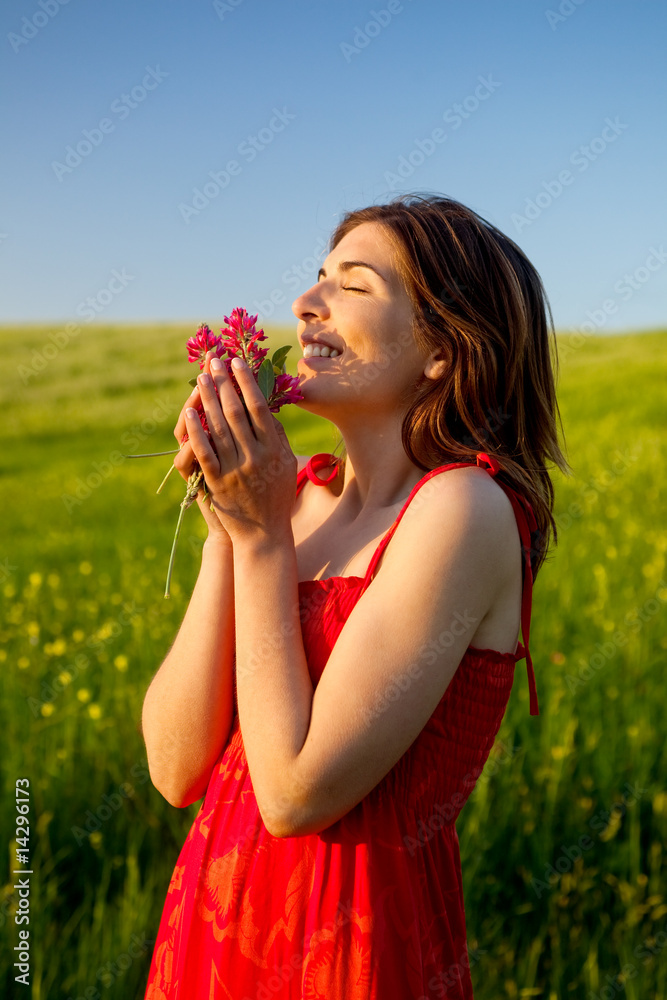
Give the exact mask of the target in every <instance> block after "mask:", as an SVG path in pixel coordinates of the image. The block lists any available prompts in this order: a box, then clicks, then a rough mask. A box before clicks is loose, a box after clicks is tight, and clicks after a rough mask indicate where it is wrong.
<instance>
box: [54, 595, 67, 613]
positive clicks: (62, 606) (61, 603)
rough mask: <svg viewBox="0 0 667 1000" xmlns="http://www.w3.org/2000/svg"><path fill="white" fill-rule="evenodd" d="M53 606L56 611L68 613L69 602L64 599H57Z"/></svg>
mask: <svg viewBox="0 0 667 1000" xmlns="http://www.w3.org/2000/svg"><path fill="white" fill-rule="evenodd" d="M53 606H54V608H55V609H56V611H67V601H65V600H63V598H62V597H56V598H55V599H54V601H53Z"/></svg>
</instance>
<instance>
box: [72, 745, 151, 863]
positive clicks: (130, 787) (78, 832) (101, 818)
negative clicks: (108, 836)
mask: <svg viewBox="0 0 667 1000" xmlns="http://www.w3.org/2000/svg"><path fill="white" fill-rule="evenodd" d="M130 777H131V778H135V779H136V781H135V782H134V783H132V782H131V781H122V782H121V783H120V785H118V787H117V788H116V789H114V790H113V791H112V792H111V794H105V795H103V796H102V799H101V801H100V802H99V803H98V804H97V805H96V806H95V808H94V809H87V810H86V813H85V816H84V818H83V820H82V821H81V822H82V823H83V824H84V825H83V827H81V826H77V825H76V824H75V825H74V826H72V827H71V833H72V836H73V837H74V839H75V840H76V842H77V844H78V845H79V847H80V846H81V844H83V843H84V842H85V841H86V840H88V838H89V837H90V835H91V833H97V832H98V831H99V830H101V829H102V826H103V824H104V823H106V822H107V820H110V819H111V817H112V816H113V815H114V814H115V813H117V812H118V810H119V809H121V808H122V806H123V805H124V804H125V802H127V801H128V799H132V798H134V796H135V793H136V787H137V785H139V786H141V785H145V784H146V782H147V781H148V780H149V778H150V773H149V771H148V759H147V758H144V759H143V760H141V761H139V762H138V763H136V764H133V766H132V767H131V769H130Z"/></svg>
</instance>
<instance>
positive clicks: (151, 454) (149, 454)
mask: <svg viewBox="0 0 667 1000" xmlns="http://www.w3.org/2000/svg"><path fill="white" fill-rule="evenodd" d="M179 451H180V448H176V449H175V450H174V451H147V452H146V454H145V455H123V458H156V457H157V456H158V455H178V453H179Z"/></svg>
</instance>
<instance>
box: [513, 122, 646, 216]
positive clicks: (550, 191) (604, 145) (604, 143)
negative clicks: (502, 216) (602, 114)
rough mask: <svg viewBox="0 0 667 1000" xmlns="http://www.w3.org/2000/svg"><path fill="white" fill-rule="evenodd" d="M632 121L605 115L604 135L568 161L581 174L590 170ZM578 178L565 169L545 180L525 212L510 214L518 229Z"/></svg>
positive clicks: (590, 141)
mask: <svg viewBox="0 0 667 1000" xmlns="http://www.w3.org/2000/svg"><path fill="white" fill-rule="evenodd" d="M629 127H630V126H629V125H625V124H624V123H623V122H622V121H621V120H620V119H619V118H618V117H616V118H614V119H612V118H605V120H604V128H603V129H602V131H601V132H600V135H598V136H595V137H594V138H593V139H590V140H589V142H588V144H587V145H585V146H584V145H582V146H579V147H578V149H575V150H574V152H573V153H571V154H570V158H569V160H568V162H569V163H570V165H571V166H573V167H576V168H577V171H578V172H579V174H583V173H585V172H586V170H588V168H589V167H590V165H591V164H592V163H595V161H596V160H597V159H598V158H599V157H600V156H602V154H603V153H605V152H606V151H607V149H609V146H611V145H612V144H613V143H614V142H616V140H617V139H618V137H619V136H620V135H622V134H623V133H624V132H625V130H626V129H627V128H629ZM575 180H576V174H573V173H572V171H571V170H568V169H565V170H561V171H560V172H559V173H558V175H557V176H556V177H554V178H553V180H548V181H542V190H541V191H538V193H537V194H536V195H535V196H534V198H526V203H525V205H524V207H523V215H522V214H521V213H520V212H513V213H512V215H511V216H510V219H511V222H512V224H513V226H514V229H515V230H516V232H517V233H520V232H521V231H522V230H523V229H525V228H526V226H532V224H533V223H534V222H535V220H536V219H539V217H540V216H541V215H542V213H543V212H545V211H546V210H547V208H549V207H550V206H551V205H553V203H554V201H557V200H558V198H560V196H561V195H562V194H563V192H564V191H565V188H567V187H570V186H571V185H572V184H574V182H575Z"/></svg>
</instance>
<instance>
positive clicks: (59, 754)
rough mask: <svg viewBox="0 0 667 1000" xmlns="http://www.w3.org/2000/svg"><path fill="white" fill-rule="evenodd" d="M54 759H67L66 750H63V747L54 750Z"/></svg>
mask: <svg viewBox="0 0 667 1000" xmlns="http://www.w3.org/2000/svg"><path fill="white" fill-rule="evenodd" d="M56 757H57V758H58V760H65V758H66V757H67V750H65V747H61V748H60V750H56Z"/></svg>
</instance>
